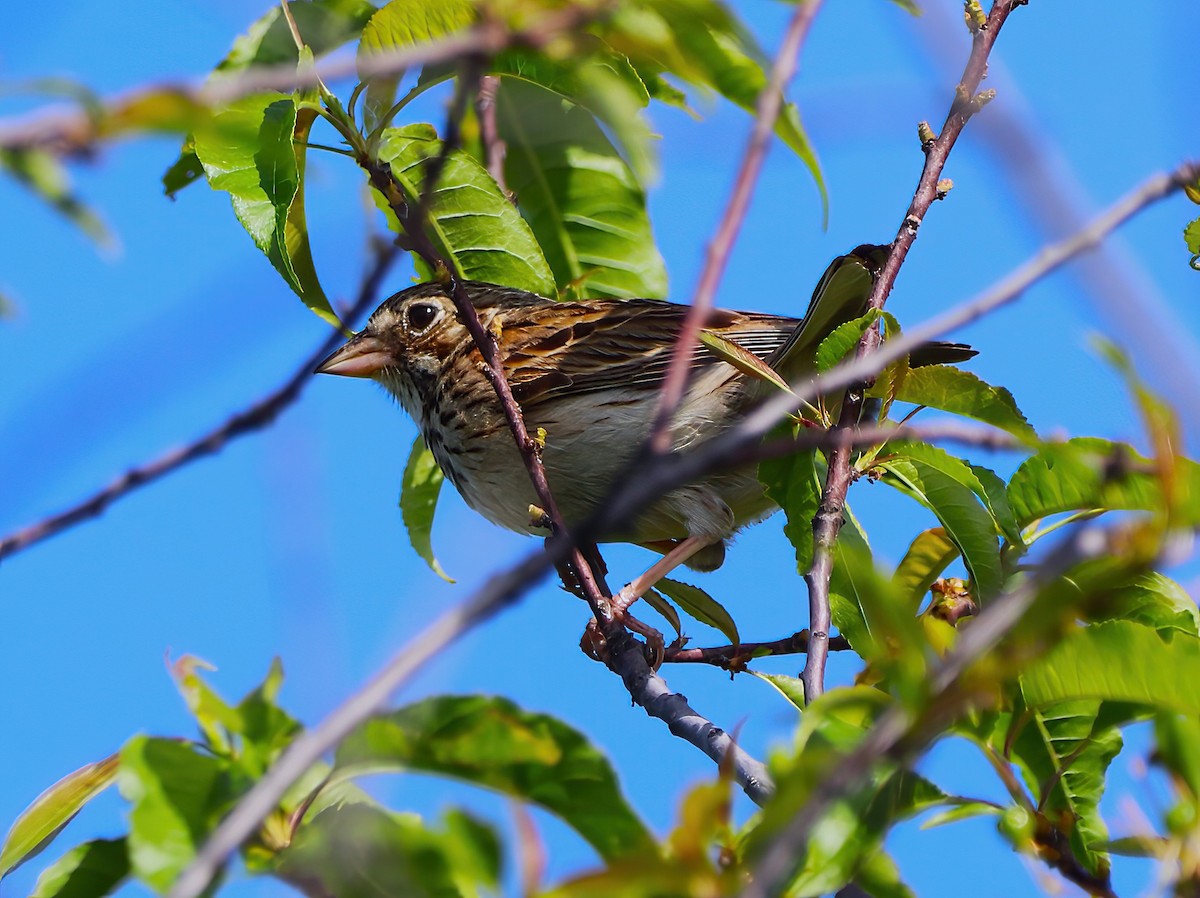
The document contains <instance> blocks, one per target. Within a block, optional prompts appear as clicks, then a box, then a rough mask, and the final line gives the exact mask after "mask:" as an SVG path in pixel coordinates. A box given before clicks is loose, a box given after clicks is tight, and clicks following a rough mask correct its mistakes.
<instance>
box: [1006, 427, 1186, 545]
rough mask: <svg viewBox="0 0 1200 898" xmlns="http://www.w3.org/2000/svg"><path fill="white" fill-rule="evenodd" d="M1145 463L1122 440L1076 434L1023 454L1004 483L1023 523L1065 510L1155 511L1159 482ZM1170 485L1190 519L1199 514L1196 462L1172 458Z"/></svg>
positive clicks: (1159, 504) (1159, 501) (1160, 497)
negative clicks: (1181, 496) (1183, 502)
mask: <svg viewBox="0 0 1200 898" xmlns="http://www.w3.org/2000/svg"><path fill="white" fill-rule="evenodd" d="M1145 465H1147V461H1146V459H1145V458H1144V457H1142V456H1140V455H1138V454H1137V453H1136V452H1134V451H1133V450H1132V449H1131V448H1130V447H1129V446H1127V445H1125V444H1123V443H1112V442H1109V441H1108V440H1101V439H1096V438H1094V437H1078V438H1076V439H1073V440H1068V441H1067V442H1065V443H1053V444H1050V445H1046V446H1043V447H1042V448H1041V449H1039V450H1038V451H1037V452H1036V453H1034V454H1033V455H1031V456H1030V457H1029V458H1027V459H1026V460H1025V461H1024V462H1023V463H1022V465H1021V466H1020V467H1019V468H1018V469H1017V472H1016V473H1015V474H1013V476H1012V479H1011V480H1010V481H1009V484H1008V501H1009V503H1010V504H1011V505H1012V509H1013V512H1014V513H1015V514H1016V516H1017V520H1018V521H1019V522H1020V523H1021V524H1022V525H1023V526H1024V525H1027V524H1029V523H1031V522H1033V521H1036V520H1038V519H1040V518H1044V517H1047V516H1048V515H1053V514H1058V513H1060V512H1065V511H1080V510H1088V509H1097V510H1128V511H1150V512H1160V511H1161V510H1162V509H1163V508H1164V507H1165V500H1164V497H1163V491H1162V487H1161V486H1160V485H1159V483H1158V481H1157V479H1156V478H1155V477H1154V475H1152V474H1148V473H1145V472H1144V471H1142V470H1138V468H1141V467H1143V466H1145ZM1174 475H1175V477H1176V478H1177V480H1178V481H1179V482H1177V483H1176V489H1179V490H1181V491H1182V492H1183V493H1185V494H1186V495H1187V496H1190V499H1191V501H1190V503H1189V510H1190V512H1191V516H1190V518H1189V519H1190V520H1192V521H1195V520H1198V519H1200V507H1196V506H1198V505H1200V465H1197V464H1196V463H1195V462H1194V461H1190V460H1188V459H1178V460H1177V461H1176V463H1175V471H1174Z"/></svg>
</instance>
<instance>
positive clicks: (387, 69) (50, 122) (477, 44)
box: [0, 5, 607, 154]
mask: <svg viewBox="0 0 1200 898" xmlns="http://www.w3.org/2000/svg"><path fill="white" fill-rule="evenodd" d="M606 12H607V9H606V8H605V7H604V6H603V5H596V6H594V7H584V6H570V7H567V8H566V9H563V10H561V11H557V12H554V13H551V14H548V15H546V16H545V17H543V18H541V19H540V20H538V21H536V22H534V23H533V24H532V25H530V26H529V27H527V28H523V29H520V30H517V31H509V30H507V29H506V28H505V26H504V25H503V24H502V23H500V22H498V21H494V20H484V21H481V22H479V23H478V24H476V25H474V26H473V27H471V28H469V29H467V30H465V31H460V32H456V33H454V34H451V35H448V36H447V37H444V38H439V39H438V40H433V41H429V42H428V43H423V44H417V45H415V46H412V47H404V48H401V49H398V50H392V51H385V52H381V53H378V54H373V55H371V56H368V57H365V58H362V59H359V58H356V56H355V54H354V53H339V54H333V55H330V56H328V57H326V58H324V59H322V60H320V61H319V62H317V63H316V64H315V65H312V66H303V67H299V68H298V67H297V66H296V65H294V64H281V65H272V66H255V67H253V68H250V69H245V70H243V71H241V72H237V73H235V74H232V75H223V74H219V73H218V74H216V75H214V76H211V77H209V78H208V79H206V80H204V81H203V82H195V81H182V82H165V83H162V84H159V85H156V86H154V87H149V88H140V89H138V90H134V91H130V92H128V93H125V94H120V95H117V96H116V97H114V98H112V99H111V100H107V101H103V102H101V103H98V104H92V105H89V106H88V107H86V108H77V107H66V108H64V107H51V108H48V109H42V110H38V111H36V112H34V113H32V114H31V115H28V116H21V117H14V118H9V119H3V120H0V147H37V148H40V149H45V150H49V151H52V152H57V153H63V154H73V153H83V152H85V151H87V150H88V149H89V148H91V147H92V146H93V144H95V143H96V142H97V141H99V140H101V139H104V138H105V137H107V136H111V134H112V132H113V130H114V125H113V122H114V121H115V122H116V123H117V125H116V128H117V129H118V130H119V129H120V127H121V123H120V119H121V117H122V116H123V115H125V114H127V111H128V110H135V111H136V110H137V109H138V108H139V107H141V106H142V105H144V104H145V103H146V102H147V101H153V100H157V99H160V98H162V97H164V96H170V97H173V98H175V99H176V100H177V101H180V102H181V103H183V104H190V105H192V106H194V107H195V108H196V109H198V110H199V109H209V108H216V107H220V106H223V105H225V104H228V103H231V102H233V101H234V100H238V99H241V98H242V97H246V96H249V95H251V94H256V93H262V92H265V91H273V90H278V91H290V90H294V89H297V88H303V87H315V86H316V85H317V84H318V83H320V82H330V81H336V80H339V79H342V78H348V77H355V76H356V77H359V78H362V79H364V80H366V79H369V78H377V77H382V76H385V75H394V74H396V73H398V72H403V71H405V70H406V69H410V68H413V67H416V66H422V65H430V64H435V63H440V62H447V61H450V60H454V59H460V58H464V57H467V56H471V55H484V56H490V55H493V54H495V53H498V52H500V51H502V50H505V49H508V48H510V47H530V48H533V49H536V48H539V47H542V46H545V44H546V43H547V42H549V41H551V40H555V39H557V38H560V37H563V36H565V35H569V34H571V33H572V32H574V31H576V30H577V29H578V28H579V27H580V26H582V25H584V24H586V23H587V22H590V21H594V20H595V19H597V18H599V17H601V16H603V15H604V14H605V13H606ZM97 110H98V111H97Z"/></svg>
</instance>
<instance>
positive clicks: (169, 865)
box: [117, 736, 232, 892]
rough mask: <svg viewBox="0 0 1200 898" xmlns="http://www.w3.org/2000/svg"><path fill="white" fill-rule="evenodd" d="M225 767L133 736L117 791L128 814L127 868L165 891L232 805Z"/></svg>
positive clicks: (180, 747) (182, 747) (184, 748)
mask: <svg viewBox="0 0 1200 898" xmlns="http://www.w3.org/2000/svg"><path fill="white" fill-rule="evenodd" d="M227 770H228V767H227V764H226V762H224V761H222V760H221V759H219V758H215V757H213V756H212V755H209V754H205V753H202V752H200V751H198V750H196V748H194V747H192V746H190V745H187V744H185V743H182V742H177V741H175V740H171V739H154V738H150V737H148V736H135V737H134V738H133V739H131V740H129V742H127V743H126V744H125V747H124V748H122V749H121V764H120V770H119V772H118V774H117V785H118V787H119V788H120V790H121V795H122V796H124V798H125V799H126V800H127V801H128V802H129V803H130V804H131V805H132V808H131V809H130V811H129V836H128V846H129V865H130V869H131V870H132V872H133V874H134V875H135V876H136V877H137V878H138V879H139V880H141V881H142V882H144V883H146V884H147V885H149V886H150V887H151V888H152V889H154V890H155V891H159V892H162V891H166V889H168V888H169V887H170V886H171V884H172V883H174V882H175V880H176V878H177V877H178V876H179V874H180V873H181V872H182V871H183V868H184V867H186V866H187V864H188V863H189V862H190V861H191V860H192V858H194V857H195V855H196V850H197V849H198V848H199V847H200V844H201V843H202V842H203V841H204V839H205V838H206V837H207V836H208V833H209V832H210V831H211V830H212V827H213V826H214V825H215V824H216V822H217V820H219V819H220V818H221V816H222V815H223V814H224V812H225V811H226V810H227V809H228V805H229V802H230V801H231V799H232V795H231V793H230V783H229V781H228V778H227Z"/></svg>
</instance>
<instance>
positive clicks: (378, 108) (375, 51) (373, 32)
mask: <svg viewBox="0 0 1200 898" xmlns="http://www.w3.org/2000/svg"><path fill="white" fill-rule="evenodd" d="M475 18H476V12H475V7H474V4H472V3H470V2H469V0H391V2H389V3H385V4H384V5H383V6H382V7H381V8H380V9H379V10H378V11H377V12H375V13H374V15H372V16H371V18H370V20H369V21H368V22H367V24H366V27H364V28H363V29H362V39H361V40H360V41H359V44H358V68H359V77H361V78H363V80H366V81H367V91H366V96H365V98H364V100H363V115H362V120H363V124H364V127H365V129H366V130H367V131H370V130H372V129H374V128H375V127H376V126H377V125H378V124H379V123H380V122H381V121H382V119H383V116H384V115H385V114H386V113H387V112H388V109H389V108H390V107H391V105H392V103H393V100H394V98H395V94H396V85H397V84H398V83H399V82H400V79H401V78H402V77H403V74H404V73H403V72H402V71H397V72H395V73H393V74H390V75H387V76H384V77H368V70H369V67H370V65H371V63H372V62H373V61H374V60H375V59H378V58H379V57H380V56H384V55H386V54H388V53H394V52H396V51H397V50H403V49H405V48H407V47H412V46H415V45H417V44H424V43H428V42H429V41H432V40H436V39H438V38H442V37H445V36H446V35H449V34H453V33H454V32H456V31H461V30H462V29H464V28H467V27H468V26H469V25H471V23H472V22H474V21H475Z"/></svg>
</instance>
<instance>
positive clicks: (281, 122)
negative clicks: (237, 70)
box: [194, 94, 338, 325]
mask: <svg viewBox="0 0 1200 898" xmlns="http://www.w3.org/2000/svg"><path fill="white" fill-rule="evenodd" d="M313 115H314V113H313V112H312V111H311V110H305V112H304V114H303V115H299V116H298V115H297V112H296V105H295V103H293V102H292V100H291V99H290V98H284V97H281V96H280V95H279V94H260V95H257V96H251V97H245V98H243V99H241V100H238V101H237V102H235V103H233V104H232V105H230V106H229V107H228V108H227V109H225V110H223V111H222V112H220V113H219V114H218V115H217V116H216V117H215V119H214V121H213V123H212V125H211V126H206V127H204V128H201V129H198V130H197V132H196V134H195V135H194V140H195V147H196V155H197V156H198V157H199V159H200V161H201V163H202V164H203V165H204V173H205V175H207V176H208V183H209V185H210V186H211V187H212V188H213V189H214V190H224V191H226V192H228V193H229V195H230V199H231V200H232V201H233V211H234V213H235V214H236V215H237V218H238V221H240V222H241V223H242V227H244V228H245V229H246V231H247V233H249V234H250V237H251V238H252V239H253V240H254V244H255V246H257V247H258V248H259V249H260V250H262V251H263V253H265V254H266V256H267V258H268V259H269V260H270V261H271V264H272V265H273V266H274V267H275V270H276V271H278V272H279V273H280V275H282V276H283V279H284V280H285V281H286V282H287V284H288V286H289V287H291V288H292V290H293V291H295V293H296V295H297V296H299V297H300V298H301V299H302V300H304V304H305V305H306V306H308V307H309V308H310V309H312V310H313V311H314V312H316V313H317V314H318V315H320V316H321V317H322V318H324V319H325V320H326V321H328V322H330V323H331V324H334V325H337V324H338V317H337V315H336V314H335V313H334V311H333V308H332V306H330V305H329V300H328V299H327V298H326V297H325V293H324V291H323V290H322V289H321V284H320V282H319V281H318V280H317V275H316V270H315V268H314V267H313V262H312V250H311V248H310V246H309V243H308V232H307V229H306V226H305V223H304V194H303V188H302V181H303V175H304V169H303V146H302V144H303V142H304V140H305V139H306V138H307V135H308V130H309V128H310V127H311V126H312V120H313ZM294 134H295V135H296V136H297V137H298V140H299V146H298V145H297V144H296V143H295V142H294V141H293V135H294ZM298 154H299V155H298Z"/></svg>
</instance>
